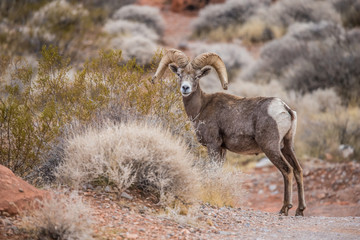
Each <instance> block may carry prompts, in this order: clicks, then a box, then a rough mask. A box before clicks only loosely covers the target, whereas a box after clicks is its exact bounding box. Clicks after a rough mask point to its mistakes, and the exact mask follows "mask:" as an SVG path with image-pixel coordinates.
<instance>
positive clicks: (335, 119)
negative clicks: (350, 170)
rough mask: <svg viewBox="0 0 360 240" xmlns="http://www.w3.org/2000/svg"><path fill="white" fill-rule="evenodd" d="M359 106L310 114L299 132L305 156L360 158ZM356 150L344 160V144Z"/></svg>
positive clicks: (300, 143)
mask: <svg viewBox="0 0 360 240" xmlns="http://www.w3.org/2000/svg"><path fill="white" fill-rule="evenodd" d="M359 115H360V110H359V108H358V107H349V108H346V107H337V108H335V109H330V110H328V111H324V112H319V113H316V114H311V115H307V117H306V118H305V119H303V120H302V124H301V125H300V126H299V131H298V137H297V139H298V147H297V148H298V150H299V152H300V153H302V154H303V155H305V156H317V157H319V158H323V159H326V160H328V161H349V160H358V159H359V149H360V145H359V139H360V132H359V129H360V128H359V127H360V126H359V122H358V118H359ZM342 144H345V145H349V146H351V147H352V148H354V155H352V156H350V159H344V157H343V156H342V155H341V154H340V152H339V147H340V145H342Z"/></svg>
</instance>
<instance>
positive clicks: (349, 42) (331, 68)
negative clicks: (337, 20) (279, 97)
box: [241, 22, 359, 104]
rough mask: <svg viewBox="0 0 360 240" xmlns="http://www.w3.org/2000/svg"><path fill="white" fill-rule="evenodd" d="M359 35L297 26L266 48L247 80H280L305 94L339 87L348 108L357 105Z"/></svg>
mask: <svg viewBox="0 0 360 240" xmlns="http://www.w3.org/2000/svg"><path fill="white" fill-rule="evenodd" d="M356 36H358V35H357V33H356V31H354V32H346V31H345V30H344V29H342V28H341V27H340V26H339V25H335V24H333V23H326V22H321V23H318V24H315V23H310V24H301V25H299V24H296V25H293V26H292V27H290V29H289V31H288V33H287V34H286V35H285V36H284V37H283V38H281V39H278V40H274V41H272V42H269V43H268V44H265V45H264V46H263V48H262V49H261V52H260V58H259V60H258V61H257V62H256V63H255V64H253V65H251V66H250V67H249V68H247V69H246V70H245V71H244V72H242V73H241V77H242V78H243V79H252V80H257V81H258V82H269V81H271V80H274V79H275V80H277V79H278V80H280V81H281V82H282V83H283V84H284V86H285V87H286V88H287V89H294V90H296V91H299V92H301V93H305V92H309V91H310V92H311V91H314V90H316V89H319V88H320V89H323V88H331V87H335V89H336V91H337V93H338V94H339V96H340V97H341V98H342V99H343V102H344V104H349V103H354V102H357V101H358V100H359V99H358V97H356V96H358V90H357V89H358V86H357V84H358V82H359V81H358V79H359V78H358V70H357V69H356V68H355V67H354V66H356V64H355V65H354V64H353V63H356V62H358V58H359V56H358V55H359V54H358V53H359V51H358V49H359V43H358V42H357V41H356V40H355V39H356Z"/></svg>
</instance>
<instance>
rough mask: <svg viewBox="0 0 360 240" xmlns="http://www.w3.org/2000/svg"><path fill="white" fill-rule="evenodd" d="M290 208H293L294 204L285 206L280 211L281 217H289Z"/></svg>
mask: <svg viewBox="0 0 360 240" xmlns="http://www.w3.org/2000/svg"><path fill="white" fill-rule="evenodd" d="M290 208H292V204H288V205H284V206H283V207H282V208H281V210H280V215H284V216H288V215H289V209H290Z"/></svg>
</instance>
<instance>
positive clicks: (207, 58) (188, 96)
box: [152, 49, 306, 216]
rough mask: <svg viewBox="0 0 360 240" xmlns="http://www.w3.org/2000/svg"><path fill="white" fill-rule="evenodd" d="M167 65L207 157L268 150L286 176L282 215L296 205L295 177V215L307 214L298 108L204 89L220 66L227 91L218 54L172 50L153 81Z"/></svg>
mask: <svg viewBox="0 0 360 240" xmlns="http://www.w3.org/2000/svg"><path fill="white" fill-rule="evenodd" d="M168 66H169V68H170V70H171V71H173V72H174V73H176V74H177V76H178V80H179V84H180V92H181V94H182V96H183V103H184V106H185V111H186V113H187V115H188V117H189V118H190V119H191V121H192V122H193V124H194V127H195V128H196V130H197V131H196V134H197V137H198V140H199V142H200V143H201V144H202V145H204V146H206V147H207V149H208V153H209V155H213V156H215V157H216V158H217V159H219V160H220V161H224V160H225V153H226V150H229V151H232V152H235V153H240V154H258V153H261V152H263V153H265V155H266V156H267V157H268V158H269V159H270V161H271V162H272V163H273V164H274V165H275V166H276V167H277V168H278V169H279V170H280V172H281V173H282V175H283V178H284V202H283V206H282V208H281V210H280V213H281V214H284V215H286V216H287V215H288V211H289V209H290V208H291V207H292V180H293V175H295V180H296V183H297V188H298V199H299V205H298V208H297V210H296V216H303V215H304V213H303V212H304V210H305V208H306V204H305V198H304V186H303V173H302V168H301V166H300V163H299V161H298V160H297V158H296V156H295V153H294V150H293V145H294V136H295V131H296V112H295V111H293V110H291V109H290V108H289V107H288V106H287V105H286V104H285V103H284V102H283V101H282V100H280V99H279V98H270V97H255V98H242V97H237V96H234V95H230V94H226V93H221V92H218V93H213V94H206V93H204V92H203V91H202V90H201V89H200V86H199V80H200V78H202V77H204V76H205V75H207V74H208V73H209V72H210V70H211V67H209V66H212V67H213V68H214V69H215V70H216V72H217V74H218V76H219V79H220V81H221V84H222V87H223V89H227V85H228V78H227V72H226V68H225V64H224V63H223V61H222V60H221V58H220V57H219V56H218V55H217V54H215V53H203V54H201V55H199V56H197V57H196V58H194V59H193V60H192V61H190V60H189V58H188V57H187V56H186V55H185V54H184V53H183V52H181V51H179V50H176V49H171V50H168V51H167V52H166V54H165V55H164V56H163V58H162V59H161V61H160V63H159V66H158V68H157V70H156V73H155V75H154V76H153V79H152V80H153V81H154V80H156V79H158V78H160V77H161V76H162V75H163V74H164V72H165V70H166V68H167V67H168Z"/></svg>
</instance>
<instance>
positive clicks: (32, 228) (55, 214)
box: [22, 192, 94, 240]
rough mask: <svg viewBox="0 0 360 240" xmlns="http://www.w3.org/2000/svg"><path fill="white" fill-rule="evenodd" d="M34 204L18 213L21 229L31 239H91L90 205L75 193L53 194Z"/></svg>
mask: <svg viewBox="0 0 360 240" xmlns="http://www.w3.org/2000/svg"><path fill="white" fill-rule="evenodd" d="M38 204H39V205H40V206H41V207H39V208H37V210H33V211H32V212H28V213H26V214H25V215H24V216H23V217H22V229H23V230H24V231H25V232H26V233H29V234H30V235H31V239H57V240H85V239H86V240H91V239H94V238H93V235H94V234H93V230H92V224H93V222H92V219H91V217H90V213H91V208H90V207H89V206H88V205H87V204H86V203H85V202H84V201H83V200H82V198H81V197H79V196H78V195H77V193H74V192H73V193H71V194H70V195H68V196H66V195H60V194H59V195H53V196H52V197H50V198H48V199H44V200H43V201H40V202H38Z"/></svg>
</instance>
